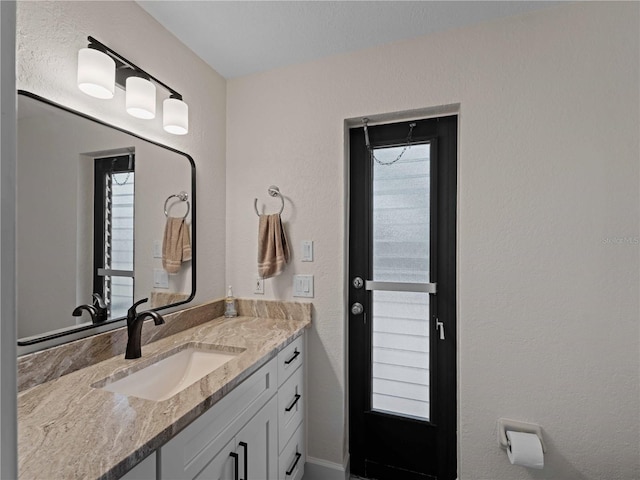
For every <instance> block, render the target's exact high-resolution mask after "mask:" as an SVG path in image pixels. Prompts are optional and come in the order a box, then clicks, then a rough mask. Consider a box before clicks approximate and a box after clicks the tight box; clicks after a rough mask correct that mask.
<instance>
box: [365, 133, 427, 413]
mask: <svg viewBox="0 0 640 480" xmlns="http://www.w3.org/2000/svg"><path fill="white" fill-rule="evenodd" d="M403 148H404V147H388V148H378V149H375V158H376V159H377V160H378V161H374V163H373V227H372V234H373V272H372V275H373V279H374V280H375V281H380V282H399V283H428V282H429V248H430V245H429V238H430V229H429V220H430V219H429V208H430V169H431V167H430V160H429V152H430V145H429V144H428V143H427V144H422V145H412V146H411V147H410V148H409V149H407V150H406V151H405V152H404V154H403V155H402V157H401V158H400V159H399V160H397V161H395V162H394V160H395V159H396V158H397V157H398V155H400V153H401V152H402V150H403ZM389 162H394V163H392V164H391V165H383V164H381V163H389ZM372 294H373V298H372V308H373V311H372V317H373V327H372V328H373V353H372V355H373V359H372V360H373V364H372V377H373V378H372V398H371V406H372V408H373V409H374V410H379V411H384V412H389V413H393V414H397V415H403V416H409V417H414V418H420V419H423V420H428V419H429V413H430V410H429V331H430V330H429V295H428V294H427V293H419V292H395V291H373V292H372Z"/></svg>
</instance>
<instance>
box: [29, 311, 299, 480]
mask: <svg viewBox="0 0 640 480" xmlns="http://www.w3.org/2000/svg"><path fill="white" fill-rule="evenodd" d="M261 308H264V309H265V310H264V312H265V313H266V314H269V315H273V316H275V317H276V318H270V317H267V316H255V315H251V316H241V317H238V318H235V319H231V320H228V319H224V318H216V319H214V320H211V321H208V322H206V323H201V324H199V325H197V326H194V327H191V328H189V329H187V330H183V331H181V332H179V333H176V334H174V335H171V336H165V337H164V338H161V339H160V340H157V341H154V342H153V343H149V344H147V345H145V346H144V347H143V351H142V352H143V353H142V358H141V359H138V360H125V359H124V355H121V354H117V356H114V357H112V358H109V359H108V360H105V361H102V362H100V363H96V364H93V365H90V366H88V367H85V368H81V369H78V370H76V371H73V372H71V373H68V374H66V375H63V376H59V377H58V378H55V379H53V380H51V381H48V382H46V383H42V384H40V385H37V386H35V387H33V388H30V389H28V390H25V391H23V392H22V393H20V394H19V395H18V469H19V478H20V479H29V480H31V479H52V478H55V479H77V478H82V479H98V478H100V479H115V478H119V477H120V476H122V475H123V474H124V473H125V472H127V471H128V470H129V469H131V468H132V467H133V466H135V465H136V464H137V463H139V462H140V461H141V460H142V459H144V458H145V457H146V456H147V455H149V454H150V453H151V452H153V451H154V450H156V449H157V448H158V447H160V446H162V445H163V444H164V443H166V442H167V441H168V440H169V439H170V438H172V437H173V436H174V435H175V434H176V433H178V432H179V431H180V430H182V429H183V428H184V427H185V426H186V425H188V424H189V423H190V422H191V421H193V420H194V419H195V418H197V417H198V416H199V415H200V414H202V413H203V412H204V411H206V410H207V409H208V408H210V407H211V406H212V405H213V404H215V403H216V402H217V401H219V400H220V399H221V398H222V397H223V396H224V395H225V394H226V393H228V392H229V391H231V390H232V389H233V388H234V387H235V386H237V385H238V384H239V383H241V382H242V381H243V380H244V379H246V378H247V377H248V376H249V375H251V374H252V373H253V372H255V371H256V370H258V368H260V366H262V365H264V364H265V363H266V362H267V361H268V360H270V359H271V358H273V357H274V356H276V355H277V352H278V351H279V350H281V349H282V348H284V347H285V346H286V345H288V344H289V343H290V342H291V341H293V340H294V339H295V338H296V337H298V336H299V335H300V334H302V332H303V330H304V329H305V328H306V327H308V326H309V325H310V323H311V304H295V303H287V302H262V301H260V302H255V303H251V304H245V305H242V302H239V310H240V313H241V314H246V313H247V310H251V309H258V310H259V309H261ZM253 311H256V310H253ZM260 311H262V310H260ZM292 312H294V313H292ZM210 318H211V317H210ZM145 328H146V329H147V330H149V331H150V330H158V329H161V328H162V327H155V326H154V327H152V326H148V325H145ZM143 331H144V330H143ZM125 336H126V334H125ZM85 340H86V339H85ZM188 342H199V343H207V344H215V345H222V346H228V347H234V348H244V349H246V350H245V351H244V352H243V353H241V354H239V355H238V356H237V357H235V358H233V359H232V360H231V361H229V362H228V363H226V364H225V365H224V366H223V367H221V368H219V369H218V370H215V371H213V372H212V373H210V374H209V375H207V376H206V377H204V378H202V379H201V380H199V381H198V382H196V383H194V384H193V385H191V386H189V387H187V388H186V389H185V390H183V391H182V392H180V393H178V394H177V395H175V396H173V397H171V398H169V399H168V400H165V401H161V402H154V401H150V400H143V399H140V398H136V397H127V396H124V395H118V394H114V393H110V392H107V391H104V390H99V389H95V388H92V387H91V385H92V384H94V383H96V382H98V381H100V380H102V379H104V378H106V377H109V376H111V375H114V374H117V373H118V372H121V371H122V370H125V369H126V370H129V369H130V370H135V369H136V365H138V364H139V363H142V362H148V360H149V359H150V358H152V357H155V356H162V354H163V352H166V351H167V350H170V349H173V348H175V347H176V346H179V345H182V344H184V343H188ZM74 343H75V342H74ZM122 350H123V351H124V348H123V349H122ZM31 368H33V369H36V368H37V365H36V364H32V365H31Z"/></svg>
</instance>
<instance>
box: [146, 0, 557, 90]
mask: <svg viewBox="0 0 640 480" xmlns="http://www.w3.org/2000/svg"><path fill="white" fill-rule="evenodd" d="M559 3H561V2H555V1H264V0H263V1H212V0H209V1H202V0H200V1H192V0H169V1H157V0H151V1H149V0H138V4H139V5H140V6H141V7H142V8H144V9H145V10H146V11H147V12H148V13H149V14H151V15H152V16H153V17H155V18H156V20H158V21H159V22H160V23H161V24H162V25H164V27H165V28H167V30H169V31H170V32H172V33H173V34H174V35H175V36H176V37H177V38H178V39H180V40H181V41H182V42H183V43H184V44H185V45H187V46H188V47H189V48H190V49H191V50H193V51H194V52H195V53H196V54H197V55H199V56H200V57H201V58H202V59H203V60H204V61H205V62H207V63H208V64H209V65H211V67H212V68H214V69H215V70H216V71H217V72H218V73H220V74H221V75H222V76H223V77H225V78H234V77H240V76H243V75H248V74H252V73H256V72H261V71H265V70H270V69H273V68H277V67H282V66H286V65H292V64H296V63H302V62H308V61H311V60H315V59H318V58H321V57H326V56H329V55H335V54H340V53H345V52H350V51H355V50H360V49H364V48H369V47H374V46H378V45H382V44H386V43H391V42H395V41H398V40H404V39H408V38H413V37H418V36H421V35H426V34H429V33H433V32H437V31H442V30H448V29H453V28H459V27H464V26H467V25H472V24H475V23H480V22H485V21H490V20H493V19H496V18H501V17H507V16H513V15H520V14H524V13H527V12H530V11H533V10H537V9H541V8H547V7H552V6H555V5H557V4H559Z"/></svg>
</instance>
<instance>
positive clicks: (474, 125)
mask: <svg viewBox="0 0 640 480" xmlns="http://www.w3.org/2000/svg"><path fill="white" fill-rule="evenodd" d="M638 17H639V5H638V4H637V3H610V2H604V3H580V4H572V5H566V6H562V7H560V8H557V9H551V10H546V11H542V12H539V13H534V14H531V15H525V16H522V17H517V18H512V19H505V20H499V21H496V22H492V23H487V24H484V25H480V26H477V27H473V28H466V29H462V30H458V31H451V32H446V33H442V34H436V35H432V36H427V37H422V38H418V39H415V40H411V41H406V42H400V43H397V44H393V45H389V46H385V47H381V48H375V49H371V50H367V51H361V52H357V53H353V54H345V55H341V56H336V57H332V58H328V59H324V60H320V61H316V62H311V63H308V64H303V65H297V66H293V67H288V68H282V69H278V70H274V71H271V72H267V73H263V74H256V75H252V76H248V77H243V78H239V79H234V80H231V81H229V83H228V96H227V155H228V156H227V185H228V186H229V188H228V189H227V277H228V279H229V280H230V282H231V283H232V284H233V285H234V288H235V291H236V292H237V294H239V295H240V296H251V295H252V292H253V288H252V286H253V280H254V276H255V271H256V267H255V257H256V253H255V252H256V243H257V242H256V230H257V219H256V216H255V213H254V211H253V205H252V203H253V198H254V197H256V196H257V197H258V198H259V203H260V204H266V205H267V210H275V209H276V208H277V207H278V202H277V200H274V199H271V198H270V197H268V196H267V194H266V189H267V187H268V186H269V185H270V184H276V185H278V186H279V187H280V189H281V191H282V192H283V194H284V195H285V196H286V197H287V201H286V206H285V211H284V220H285V222H286V223H287V227H288V231H289V236H290V240H291V244H292V246H293V248H294V250H295V253H294V258H293V261H292V264H291V266H290V268H289V269H288V270H287V272H286V273H285V274H284V275H283V276H282V277H280V278H276V279H274V280H268V281H267V284H266V295H265V296H266V297H267V298H279V299H289V298H291V294H292V290H291V277H292V274H293V273H313V274H314V275H315V298H314V299H313V302H314V306H315V316H314V325H313V329H312V331H311V332H310V335H309V362H308V373H309V376H308V390H309V403H308V413H309V420H308V422H309V423H308V426H309V428H308V436H309V452H308V453H309V455H310V456H311V457H315V458H319V459H323V460H327V461H330V462H334V463H337V464H341V463H342V461H343V453H344V450H345V448H346V447H345V438H346V434H345V427H344V423H345V421H346V420H345V388H346V382H345V366H344V365H345V346H344V344H345V336H346V331H345V328H346V327H345V325H346V318H345V315H344V306H345V305H344V304H345V295H344V287H343V285H344V283H343V282H344V279H345V268H344V264H345V258H346V251H345V248H344V238H345V235H346V231H345V218H346V202H347V198H346V196H345V194H344V185H345V181H346V173H345V133H344V121H345V119H349V118H358V117H361V116H365V115H368V116H370V115H373V114H381V113H385V112H396V111H403V110H410V109H415V108H425V107H433V106H438V105H446V104H451V103H460V129H459V135H460V137H459V207H458V208H459V210H458V231H459V240H458V287H459V290H458V295H459V298H458V323H459V330H458V331H459V336H458V358H459V371H458V372H457V375H458V385H459V399H458V415H459V458H460V460H459V462H460V470H459V474H460V478H463V479H473V480H478V479H487V480H489V479H491V480H499V479H510V480H512V479H525V478H554V479H560V478H573V479H594V480H595V479H601V478H607V479H629V478H638V477H640V466H639V465H638V458H639V457H638V453H639V452H638V445H639V425H638V409H639V407H640V404H639V401H640V400H639V393H640V392H639V388H638V366H639V365H638V347H639V331H638V323H639V322H638V318H639V304H638V300H639V298H638V295H639V291H640V284H639V269H638V263H639V253H638V252H639V246H638V238H639V236H640V232H639V223H638V218H639V205H640V196H639V184H638V179H639V168H638V158H639V154H640V151H639V145H638V124H639V122H640V117H639V103H640V102H639V100H640V99H639V92H638V84H639V80H640V79H639V75H638V70H639V67H638V63H639V45H640V42H639V38H638V36H639V21H638V20H639V18H638ZM303 239H312V240H314V242H315V262H314V263H301V262H300V255H299V243H300V241H301V240H303ZM620 239H623V240H620ZM624 239H630V240H629V241H626V240H624ZM503 416H505V417H510V418H515V419H520V420H524V421H533V422H537V423H540V424H541V425H542V426H543V428H544V432H545V435H546V438H547V441H548V443H549V446H550V451H549V454H548V455H547V457H546V461H547V466H546V467H545V469H544V470H543V471H542V472H538V473H536V474H535V476H534V477H532V475H533V474H532V473H530V472H529V471H527V470H525V469H522V468H520V467H513V466H510V465H509V464H508V460H507V457H506V455H505V453H504V452H503V451H502V450H501V449H500V448H499V447H498V445H497V442H496V420H497V419H498V418H499V417H503Z"/></svg>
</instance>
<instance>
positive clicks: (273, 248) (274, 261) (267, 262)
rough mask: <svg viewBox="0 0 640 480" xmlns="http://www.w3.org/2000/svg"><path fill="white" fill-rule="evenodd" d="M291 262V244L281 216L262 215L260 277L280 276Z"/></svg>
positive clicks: (259, 253) (259, 242)
mask: <svg viewBox="0 0 640 480" xmlns="http://www.w3.org/2000/svg"><path fill="white" fill-rule="evenodd" d="M288 262H289V244H288V243H287V236H286V234H285V231H284V228H283V226H282V221H281V219H280V214H278V213H274V214H273V215H260V224H259V228H258V275H259V276H261V277H262V278H269V277H275V276H276V275H280V274H281V273H282V271H283V270H284V267H285V265H286V264H287V263H288Z"/></svg>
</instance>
